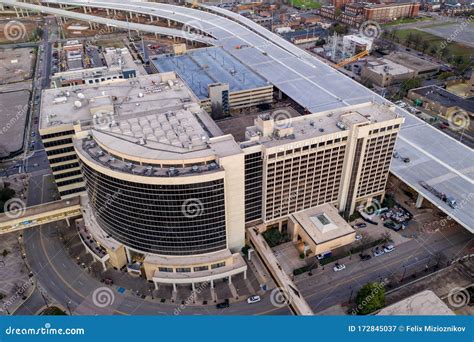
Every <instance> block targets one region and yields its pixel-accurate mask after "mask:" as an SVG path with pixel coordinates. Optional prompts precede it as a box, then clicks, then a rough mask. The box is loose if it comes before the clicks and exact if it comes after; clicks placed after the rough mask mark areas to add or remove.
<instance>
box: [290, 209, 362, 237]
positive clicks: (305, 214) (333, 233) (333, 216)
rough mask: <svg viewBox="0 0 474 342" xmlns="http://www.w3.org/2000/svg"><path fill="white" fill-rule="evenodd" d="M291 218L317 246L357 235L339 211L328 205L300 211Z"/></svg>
mask: <svg viewBox="0 0 474 342" xmlns="http://www.w3.org/2000/svg"><path fill="white" fill-rule="evenodd" d="M290 218H291V220H293V221H294V222H295V223H297V224H299V225H300V226H301V228H303V229H304V230H305V231H306V233H307V234H308V235H309V236H310V238H311V239H312V240H313V241H314V242H315V243H316V244H321V243H324V242H327V241H331V240H334V239H337V238H340V237H342V236H346V235H349V234H353V233H355V230H354V228H352V227H351V225H350V224H349V223H347V222H346V220H344V218H343V217H342V216H341V215H339V213H338V212H337V209H336V208H335V207H334V206H333V205H331V204H328V203H326V204H322V205H319V206H316V207H312V208H309V209H306V210H302V211H299V212H297V213H294V214H292V215H291V216H290Z"/></svg>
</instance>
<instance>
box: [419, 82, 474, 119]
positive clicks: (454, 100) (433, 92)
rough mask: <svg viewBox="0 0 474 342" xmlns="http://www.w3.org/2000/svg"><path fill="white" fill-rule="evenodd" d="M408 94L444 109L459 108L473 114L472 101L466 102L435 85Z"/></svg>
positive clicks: (473, 105) (473, 106)
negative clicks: (416, 95)
mask: <svg viewBox="0 0 474 342" xmlns="http://www.w3.org/2000/svg"><path fill="white" fill-rule="evenodd" d="M410 92H413V93H415V94H418V95H420V96H423V97H425V98H427V99H429V100H430V101H433V102H437V103H439V104H441V105H442V106H445V107H459V108H461V109H463V110H465V111H467V112H470V113H474V101H471V100H466V99H464V98H462V97H460V96H458V95H456V94H453V93H451V92H449V91H447V90H445V89H443V88H441V87H438V86H435V85H430V86H427V87H421V88H416V89H412V90H411V91H410Z"/></svg>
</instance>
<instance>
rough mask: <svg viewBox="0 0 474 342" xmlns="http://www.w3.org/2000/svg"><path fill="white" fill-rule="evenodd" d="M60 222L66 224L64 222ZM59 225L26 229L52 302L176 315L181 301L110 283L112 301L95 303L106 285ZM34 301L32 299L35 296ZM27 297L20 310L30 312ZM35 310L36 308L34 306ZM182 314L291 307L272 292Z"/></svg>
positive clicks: (86, 310)
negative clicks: (81, 261)
mask: <svg viewBox="0 0 474 342" xmlns="http://www.w3.org/2000/svg"><path fill="white" fill-rule="evenodd" d="M59 224H65V223H64V222H61V223H59ZM56 227H57V226H56V225H55V224H51V225H45V226H42V227H41V228H39V229H31V230H27V231H25V233H24V241H25V250H26V254H27V258H28V261H29V264H30V266H31V268H32V270H33V273H34V274H35V278H36V280H37V282H38V283H39V284H40V285H41V287H42V288H43V289H44V290H45V291H46V293H47V297H48V298H49V300H50V301H51V302H53V301H54V302H57V303H60V304H61V305H62V306H63V307H66V303H69V304H68V305H69V307H70V308H71V311H72V313H73V314H89V315H93V314H105V315H107V314H119V315H174V314H175V310H176V309H177V308H178V307H179V304H168V303H166V304H163V303H160V302H159V301H158V300H152V299H151V298H150V297H147V298H146V299H142V298H140V297H138V296H136V295H135V294H133V293H131V292H130V291H128V290H127V291H125V292H124V293H119V292H118V291H117V288H115V287H114V286H111V287H110V289H112V291H113V294H114V295H113V296H114V300H113V302H112V303H111V304H110V305H109V306H107V307H104V308H100V307H97V306H95V305H94V304H93V299H92V298H93V293H94V291H95V290H96V289H99V288H102V287H104V284H102V283H101V282H100V281H99V280H97V279H95V278H93V277H92V276H91V275H89V273H87V271H86V270H84V269H83V268H82V267H80V265H77V264H76V263H75V261H74V260H73V259H71V258H70V256H69V255H68V254H67V252H66V250H65V249H64V244H63V242H61V241H60V240H59V237H58V235H57V234H56ZM32 301H33V300H32ZM41 301H42V298H41V296H36V299H35V300H34V302H32V303H31V304H30V305H31V306H32V307H36V306H38V305H40V304H41ZM28 305H29V304H28V301H27V302H26V303H25V304H24V306H25V307H24V308H23V307H22V310H19V311H18V313H19V314H21V313H25V312H28ZM31 311H33V310H31ZM180 314H183V315H255V314H275V315H277V314H290V311H289V309H288V308H286V307H285V308H276V307H274V306H273V305H272V303H271V302H270V295H269V293H267V294H266V295H265V296H263V298H262V301H261V302H259V303H257V304H247V303H246V302H245V301H243V302H239V303H233V304H231V306H230V307H229V308H227V309H216V308H215V306H213V305H209V306H186V307H185V308H182V309H181V310H180Z"/></svg>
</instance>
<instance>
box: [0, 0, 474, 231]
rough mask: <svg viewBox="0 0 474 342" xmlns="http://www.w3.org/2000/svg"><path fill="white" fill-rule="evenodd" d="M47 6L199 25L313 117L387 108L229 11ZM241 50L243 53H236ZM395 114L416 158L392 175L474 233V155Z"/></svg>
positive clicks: (405, 151) (402, 148)
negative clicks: (372, 105)
mask: <svg viewBox="0 0 474 342" xmlns="http://www.w3.org/2000/svg"><path fill="white" fill-rule="evenodd" d="M0 2H1V3H4V4H8V5H12V6H15V7H22V6H23V7H24V6H33V5H30V4H25V3H19V2H16V1H12V0H2V1H0ZM43 3H44V4H48V5H53V4H57V5H67V6H77V7H87V8H104V9H108V10H119V11H125V12H129V13H136V14H137V13H139V14H142V15H146V16H151V17H157V18H162V19H166V20H170V21H173V22H178V23H182V24H185V25H186V26H188V27H193V28H194V29H195V30H196V31H199V32H204V33H206V34H207V35H208V36H211V37H213V38H211V41H208V42H209V43H210V44H212V45H217V46H221V47H222V48H223V49H225V50H226V51H227V52H228V53H230V54H231V55H233V56H234V57H236V58H237V59H238V60H240V61H241V62H242V63H244V64H246V65H247V66H248V67H249V68H251V69H252V70H254V71H255V72H256V73H258V74H260V75H261V76H262V77H264V78H265V79H266V80H267V81H268V82H270V83H272V84H273V85H274V86H275V87H276V88H278V89H279V90H280V91H281V92H283V93H285V94H286V95H288V96H289V97H290V98H292V99H293V100H294V101H295V102H296V103H298V104H299V105H301V106H302V107H303V108H305V109H306V110H307V111H308V112H318V111H323V110H331V109H335V108H340V107H344V106H349V105H353V104H359V103H363V102H367V101H374V102H380V103H388V101H387V100H386V99H384V98H382V97H380V96H379V95H377V94H375V93H374V92H372V91H371V90H369V89H367V88H366V87H364V86H362V85H360V84H359V83H357V82H355V81H354V80H352V79H350V78H349V77H347V76H345V75H343V74H342V73H340V72H338V71H337V70H335V69H333V68H331V67H330V66H329V65H327V64H325V63H323V62H321V61H319V60H318V59H316V58H315V57H313V56H311V55H310V54H309V53H307V52H306V51H304V50H302V49H300V48H298V47H296V46H294V45H293V44H291V43H289V42H287V41H285V40H284V39H283V38H281V37H279V36H277V35H275V34H274V33H272V32H270V31H268V30H266V29H265V28H263V27H261V26H259V25H258V24H256V23H253V22H252V21H250V20H248V19H246V18H243V17H242V16H240V15H238V14H235V13H233V12H230V11H228V10H225V9H222V8H218V7H212V6H201V8H202V9H203V10H198V9H192V8H187V7H182V6H173V5H167V4H161V3H148V2H141V1H140V2H130V3H121V2H120V1H118V0H102V1H89V0H87V1H80V0H45V1H43ZM36 9H37V10H38V9H39V10H40V11H45V13H51V14H55V13H53V12H51V11H53V10H58V9H55V8H51V7H47V6H37V8H36ZM46 11H49V12H46ZM58 11H59V10H58ZM62 11H64V10H62ZM66 12H68V11H66ZM68 13H69V14H68V15H69V16H71V17H72V18H76V19H80V18H79V17H76V16H77V15H80V14H81V13H76V12H68ZM57 15H63V12H60V13H59V12H57ZM87 20H89V21H95V22H97V23H102V24H104V20H105V25H107V22H110V21H111V20H112V19H106V18H102V17H97V16H92V15H88V17H87ZM132 24H133V23H123V22H122V24H120V25H121V26H119V27H122V28H125V29H126V28H128V26H127V25H132ZM114 25H115V24H114ZM137 25H140V26H139V27H138V26H130V28H132V29H137V30H141V31H146V32H156V30H157V29H163V28H161V27H157V26H154V25H151V24H150V25H146V24H137ZM174 31H180V30H174ZM174 31H173V32H171V31H170V32H169V34H177V36H179V37H183V36H186V35H187V32H186V30H181V31H180V32H181V33H180V34H179V33H177V32H174ZM236 46H241V47H242V48H239V49H237V48H236ZM396 111H397V112H398V113H399V114H400V115H402V116H404V117H405V123H404V125H403V127H402V130H401V132H400V134H399V139H397V143H396V150H397V151H398V152H399V153H400V154H401V155H403V156H406V157H409V158H410V160H411V162H410V163H407V164H405V163H403V162H401V161H400V160H397V159H395V160H393V162H392V164H391V166H390V170H391V172H392V173H393V174H394V175H395V176H396V177H398V178H400V179H401V180H402V181H404V182H405V183H407V184H408V185H409V186H410V187H412V188H413V189H414V190H416V191H417V192H418V193H419V194H420V196H421V197H423V198H425V199H427V200H429V201H430V202H432V203H434V204H435V205H436V206H437V207H438V208H439V209H440V210H442V211H443V212H445V213H446V214H447V215H449V216H451V217H452V218H453V219H454V220H455V221H457V222H458V223H460V224H461V225H462V226H463V227H465V228H466V229H468V230H469V231H470V232H474V210H473V209H474V208H473V206H472V204H471V203H472V197H474V184H473V175H474V152H473V151H472V150H471V149H470V148H468V147H467V146H465V145H463V144H461V143H459V142H457V141H455V140H454V139H452V138H451V137H449V136H447V135H445V134H444V133H442V132H440V131H438V130H436V129H435V128H433V127H432V126H430V125H429V124H427V123H425V122H424V121H422V120H420V119H418V118H417V117H415V116H414V115H412V114H410V113H408V112H406V111H404V110H403V109H401V108H396ZM420 181H424V182H426V183H428V184H430V185H432V186H434V187H436V188H438V189H439V190H440V191H443V192H445V193H446V194H448V195H449V196H451V197H454V198H455V199H456V200H457V202H458V203H459V205H458V207H457V208H451V207H449V206H448V205H447V204H446V203H444V202H442V201H440V200H438V199H437V198H436V197H435V196H434V195H433V194H431V193H430V192H428V191H427V190H426V189H424V188H422V187H421V186H420V185H419V182H420Z"/></svg>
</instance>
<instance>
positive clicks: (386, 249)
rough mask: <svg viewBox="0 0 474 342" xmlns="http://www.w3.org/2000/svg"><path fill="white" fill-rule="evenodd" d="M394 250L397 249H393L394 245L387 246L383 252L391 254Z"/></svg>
mask: <svg viewBox="0 0 474 342" xmlns="http://www.w3.org/2000/svg"><path fill="white" fill-rule="evenodd" d="M394 249H395V247H393V245H388V246H385V247H384V248H383V251H384V252H385V253H390V252H392V251H393V250H394Z"/></svg>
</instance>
